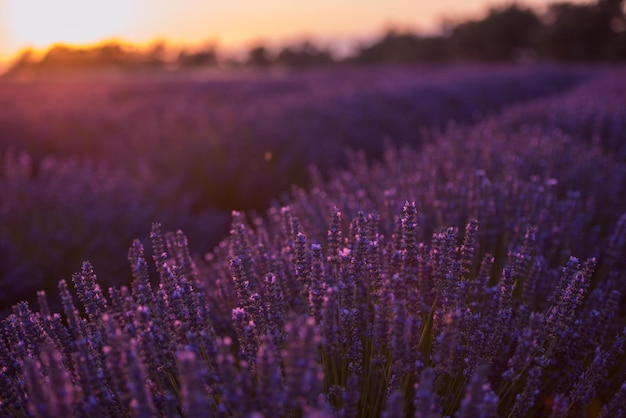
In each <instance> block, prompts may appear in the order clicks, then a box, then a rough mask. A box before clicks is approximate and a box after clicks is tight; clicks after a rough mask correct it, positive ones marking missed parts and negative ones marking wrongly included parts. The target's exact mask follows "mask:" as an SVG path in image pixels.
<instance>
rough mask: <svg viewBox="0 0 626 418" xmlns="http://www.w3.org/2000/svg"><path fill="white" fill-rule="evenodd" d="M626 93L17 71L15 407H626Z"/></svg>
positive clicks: (593, 88)
mask: <svg viewBox="0 0 626 418" xmlns="http://www.w3.org/2000/svg"><path fill="white" fill-rule="evenodd" d="M625 80H626V70H625V69H624V68H622V67H609V66H607V67H582V66H567V67H565V66H536V67H535V66H532V67H531V66H529V67H510V66H492V67H489V66H458V67H452V66H451V67H421V68H412V67H389V68H380V67H378V68H374V67H372V68H337V69H329V70H310V71H307V72H301V73H291V74H290V73H287V74H281V73H268V74H247V75H241V76H237V77H234V76H230V77H222V78H218V79H211V80H203V79H200V78H196V79H189V78H187V79H185V78H181V77H176V76H171V77H150V78H146V79H139V78H132V79H131V78H121V79H117V78H101V79H98V78H86V79H83V80H81V81H80V82H70V81H68V80H63V79H54V80H45V81H43V80H39V81H30V82H19V83H18V82H10V81H2V82H0V105H1V106H2V107H1V109H2V111H1V112H0V157H1V162H0V166H1V171H0V191H1V192H2V198H1V199H0V216H1V219H2V228H0V308H2V311H3V315H2V316H3V318H4V319H3V320H2V326H1V328H0V411H1V412H0V415H1V416H37V417H38V416H41V417H56V416H59V417H66V416H85V417H95V416H112V417H120V416H129V417H131V416H132V417H134V416H141V417H151V416H167V417H169V416H182V417H205V416H216V417H251V418H252V417H254V418H257V417H346V418H347V417H388V418H393V417H404V416H407V417H439V416H447V417H584V416H591V417H597V416H601V417H605V418H612V417H622V416H626V407H625V406H624V405H626V355H625V354H624V343H625V339H626V300H625V297H624V296H625V295H626V81H625ZM169 230H171V231H177V232H167V231H169ZM181 231H184V232H181ZM129 247H130V249H129ZM86 260H88V261H86ZM96 276H97V277H96ZM20 301H23V302H20Z"/></svg>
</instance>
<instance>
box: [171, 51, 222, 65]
mask: <svg viewBox="0 0 626 418" xmlns="http://www.w3.org/2000/svg"><path fill="white" fill-rule="evenodd" d="M177 63H178V65H179V66H180V67H181V68H197V67H210V66H214V65H216V64H217V51H216V50H215V48H214V47H210V48H208V49H205V50H202V51H198V52H187V51H185V50H183V51H181V52H180V53H179V54H178V58H177Z"/></svg>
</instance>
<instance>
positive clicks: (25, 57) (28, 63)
mask: <svg viewBox="0 0 626 418" xmlns="http://www.w3.org/2000/svg"><path fill="white" fill-rule="evenodd" d="M33 55H34V51H33V50H32V49H31V48H27V49H24V50H23V51H21V52H20V54H19V56H18V57H17V59H16V60H15V61H14V62H13V63H12V64H11V66H10V67H9V69H8V70H7V72H6V74H15V73H19V72H21V71H25V70H30V69H32V68H35V67H36V65H37V61H36V60H35V58H34V57H33Z"/></svg>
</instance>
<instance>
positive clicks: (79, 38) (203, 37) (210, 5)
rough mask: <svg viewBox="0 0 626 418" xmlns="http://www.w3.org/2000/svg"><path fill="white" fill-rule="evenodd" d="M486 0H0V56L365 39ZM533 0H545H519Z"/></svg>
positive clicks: (467, 10)
mask: <svg viewBox="0 0 626 418" xmlns="http://www.w3.org/2000/svg"><path fill="white" fill-rule="evenodd" d="M502 3H503V2H502V1H497V0H496V1H493V0H491V1H489V0H461V1H459V0H437V1H432V0H386V1H381V0H315V1H293V0H262V1H259V0H228V1H210V0H177V1H172V0H102V1H93V0H0V61H3V60H4V61H6V60H7V59H8V58H9V57H11V56H13V55H14V54H15V53H16V52H17V51H19V50H20V49H22V48H24V47H27V46H31V47H35V48H45V47H47V46H49V45H50V44H52V43H55V42H65V43H70V44H88V43H94V42H98V41H101V40H103V39H111V38H118V39H122V40H126V41H129V42H134V43H142V44H145V43H149V42H150V41H152V40H154V39H157V38H160V39H164V40H167V41H169V42H172V43H175V44H180V43H189V44H201V43H206V42H212V43H217V44H218V46H219V47H220V48H221V49H226V50H227V49H231V48H237V47H239V48H241V47H249V46H251V45H252V44H254V43H255V42H270V43H280V42H286V41H290V40H297V39H302V38H305V37H306V38H309V39H313V40H318V41H322V42H327V43H328V42H330V41H331V40H336V41H338V42H340V43H341V42H344V43H345V42H347V41H349V40H355V39H367V37H368V36H373V35H376V34H379V33H381V32H382V31H383V30H384V29H385V28H386V27H390V26H392V25H393V26H400V27H404V28H411V29H414V30H417V31H420V32H433V31H436V29H437V28H438V24H439V23H440V22H441V20H442V19H443V18H466V17H480V16H481V15H482V14H483V13H485V11H486V9H487V7H488V6H490V5H499V4H502ZM522 3H523V4H525V5H530V6H532V7H536V6H541V5H545V4H546V3H547V2H546V0H526V1H524V2H522Z"/></svg>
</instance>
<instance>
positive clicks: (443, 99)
mask: <svg viewBox="0 0 626 418" xmlns="http://www.w3.org/2000/svg"><path fill="white" fill-rule="evenodd" d="M593 73H594V71H587V70H580V69H572V68H564V67H556V66H554V67H551V66H537V67H527V68H515V67H511V66H502V67H486V66H478V65H474V66H471V65H463V66H458V67H437V68H420V67H407V68H382V69H381V68H345V69H339V68H338V69H333V70H319V71H310V72H303V73H294V74H284V75H277V76H270V77H260V76H259V77H257V76H254V75H249V76H232V77H225V78H219V79H189V78H184V77H183V76H176V77H173V78H167V77H165V78H158V77H157V78H152V79H150V78H149V79H143V78H132V77H130V78H122V79H107V78H106V77H105V78H104V79H91V80H90V79H85V80H81V81H75V82H72V80H63V79H59V80H35V81H31V82H19V83H12V82H10V81H6V80H2V81H0V103H2V111H1V112H0V190H1V191H2V199H0V218H1V219H2V222H3V228H0V281H1V282H2V283H3V288H2V289H1V290H0V306H2V312H1V313H0V316H2V317H4V316H6V315H7V313H8V307H9V306H10V305H12V304H14V303H17V302H18V301H20V300H23V299H26V298H28V300H29V301H30V302H34V301H35V299H34V298H32V297H31V296H32V295H34V294H35V291H36V290H38V289H46V290H47V291H48V293H49V294H50V296H51V300H55V299H57V298H56V297H54V295H55V294H56V293H57V291H56V290H55V288H56V281H57V280H58V279H59V278H61V277H69V276H70V275H71V273H73V272H74V271H76V269H77V268H79V266H80V263H81V261H82V260H91V261H92V262H93V263H94V265H96V266H98V276H99V278H100V280H101V281H102V283H106V285H107V286H112V285H120V284H122V283H123V282H124V281H123V280H122V279H123V278H124V277H125V274H126V269H127V266H126V265H125V263H124V253H125V251H126V246H127V245H128V243H129V242H130V241H131V240H132V239H133V238H135V237H137V236H142V235H143V232H144V229H145V225H150V223H151V222H154V221H157V220H158V221H159V222H161V223H162V224H163V225H164V226H165V227H166V228H173V229H178V228H180V229H183V230H184V231H186V232H187V234H188V235H189V237H190V239H192V240H193V242H195V243H196V248H197V249H198V250H202V251H208V250H209V249H210V248H212V247H213V246H214V245H215V244H216V243H218V242H219V240H221V239H222V238H223V237H224V235H225V234H226V233H227V232H228V225H229V220H228V214H229V213H230V211H231V210H232V209H233V208H239V209H249V208H256V209H265V208H267V206H268V203H269V199H271V198H272V197H274V196H277V195H278V194H279V193H280V192H283V191H285V190H288V189H289V187H290V186H291V184H294V183H297V184H301V185H302V184H304V183H305V182H306V178H307V172H306V167H307V166H308V165H309V164H311V163H315V164H318V165H319V166H320V167H321V168H324V169H325V168H327V167H330V166H337V165H338V164H342V163H344V162H345V158H344V153H343V150H344V148H345V147H353V148H358V149H366V150H368V151H369V152H370V153H371V154H372V155H376V154H379V153H380V151H381V150H382V140H383V138H384V137H392V138H394V140H395V141H397V142H407V143H408V142H411V143H414V144H417V143H419V132H420V130H422V129H427V128H430V127H433V126H439V127H442V126H443V125H444V124H445V123H446V122H447V121H448V120H450V119H454V120H457V121H463V122H472V121H474V120H475V118H477V117H478V116H479V115H483V114H486V113H488V112H490V111H493V110H496V109H498V108H500V107H502V106H504V105H506V104H508V103H512V102H518V101H521V100H528V99H532V98H535V97H541V96H545V95H548V94H553V93H556V92H558V91H562V90H565V89H567V88H569V87H571V86H573V85H576V83H578V82H580V81H581V80H583V79H585V77H588V76H589V75H590V74H593ZM181 77H182V78H181Z"/></svg>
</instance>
